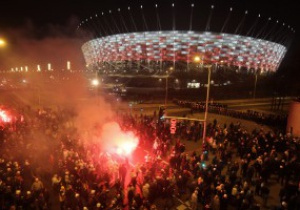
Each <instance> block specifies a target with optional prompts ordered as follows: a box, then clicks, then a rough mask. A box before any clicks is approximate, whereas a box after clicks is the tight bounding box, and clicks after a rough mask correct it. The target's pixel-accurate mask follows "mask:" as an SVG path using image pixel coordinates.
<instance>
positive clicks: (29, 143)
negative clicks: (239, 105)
mask: <svg viewBox="0 0 300 210" xmlns="http://www.w3.org/2000/svg"><path fill="white" fill-rule="evenodd" d="M23 115H24V119H23V120H20V121H16V122H14V123H13V124H9V123H7V124H3V125H2V127H1V130H0V144H1V145H0V150H1V151H0V152H1V153H0V154H1V156H0V157H1V159H0V209H3V210H6V209H8V210H13V209H25V210H27V209H28V210H29V209H30V210H31V209H38V210H42V209H43V210H44V209H45V210H46V209H54V208H55V207H57V206H58V208H60V209H61V210H64V209H70V210H96V209H143V210H146V209H151V210H154V209H174V208H176V205H178V202H179V200H182V199H185V200H187V201H189V203H190V208H191V209H193V210H197V209H200V207H201V209H213V210H227V209H230V208H233V209H238V210H247V209H259V208H260V202H259V201H258V200H257V199H256V196H260V197H261V198H262V200H263V204H262V205H264V206H267V205H268V198H269V193H270V183H271V182H270V180H271V179H274V177H275V178H276V180H278V182H280V184H281V186H282V189H281V190H280V194H279V195H278V200H279V202H278V203H280V205H278V206H277V208H278V209H281V210H284V209H290V210H294V209H297V208H299V207H300V185H299V183H300V179H299V178H300V162H299V161H300V159H299V157H298V154H300V153H299V152H300V142H299V138H296V137H294V136H292V135H289V134H284V133H281V132H279V131H278V132H272V131H264V130H262V129H260V128H258V129H256V130H253V131H252V132H249V131H247V130H245V128H243V127H242V126H241V124H240V123H238V122H237V123H231V124H229V125H227V124H224V125H220V124H218V121H217V119H216V120H214V121H213V122H211V123H209V124H208V127H207V137H208V138H207V139H206V140H205V143H204V144H203V145H202V148H195V150H194V151H187V150H186V147H185V142H186V141H191V140H195V141H197V138H199V136H197V135H198V133H199V132H200V131H201V125H200V124H194V123H192V122H189V121H178V122H177V129H176V133H175V134H174V135H171V134H170V124H169V123H168V121H165V120H164V121H162V122H159V123H158V121H157V120H158V119H157V116H156V113H154V114H153V115H131V114H129V113H124V114H119V116H118V117H117V118H116V119H117V121H118V123H119V124H120V126H121V128H122V129H123V130H132V131H133V132H134V133H135V135H137V136H138V137H139V139H140V141H139V147H140V148H143V149H146V150H148V152H149V153H147V155H146V156H145V157H143V158H141V159H140V160H138V161H137V162H135V163H134V164H132V163H130V161H129V159H128V158H126V157H125V158H121V157H116V156H115V155H113V154H109V153H107V152H105V151H102V147H101V145H100V144H97V143H95V142H90V141H89V140H88V139H84V138H89V137H90V136H91V135H93V131H89V132H90V133H92V134H91V135H85V136H83V135H81V133H80V132H79V130H78V129H77V128H76V126H75V125H74V124H73V123H72V122H73V118H74V117H76V114H74V113H73V112H71V111H69V110H61V109H55V110H54V109H42V110H32V109H31V108H30V107H25V108H24V109H23Z"/></svg>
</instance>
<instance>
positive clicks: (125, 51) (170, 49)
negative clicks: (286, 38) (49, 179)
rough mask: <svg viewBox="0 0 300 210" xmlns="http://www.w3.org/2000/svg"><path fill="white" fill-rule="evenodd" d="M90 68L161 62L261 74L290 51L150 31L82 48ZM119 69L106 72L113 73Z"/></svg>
mask: <svg viewBox="0 0 300 210" xmlns="http://www.w3.org/2000/svg"><path fill="white" fill-rule="evenodd" d="M82 51H83V55H84V58H85V61H86V64H87V65H88V66H94V67H96V66H102V65H103V64H110V65H111V66H113V67H116V66H117V69H119V68H120V67H121V66H122V67H123V68H124V67H125V66H135V67H138V66H139V65H141V64H142V63H144V65H145V66H146V67H148V68H149V69H156V68H159V66H160V65H159V64H160V63H162V62H169V63H171V64H172V62H173V63H181V64H182V65H187V68H189V67H188V65H189V64H190V63H195V57H197V56H198V57H199V58H200V60H199V62H200V63H201V64H204V65H206V64H222V65H226V66H232V67H238V68H241V67H244V68H247V69H256V70H257V69H260V71H262V72H264V71H271V72H274V71H276V70H277V69H278V67H279V65H280V63H281V61H282V59H283V58H284V55H285V54H286V52H287V48H286V47H285V46H283V45H282V44H278V43H275V42H270V41H266V40H262V39H255V38H253V37H247V36H241V35H236V34H226V33H211V32H195V31H149V32H139V33H125V34H116V35H111V36H106V37H101V38H96V39H93V40H90V41H88V42H86V43H85V44H84V45H83V46H82ZM115 69H116V68H107V70H108V71H109V70H112V71H114V70H115Z"/></svg>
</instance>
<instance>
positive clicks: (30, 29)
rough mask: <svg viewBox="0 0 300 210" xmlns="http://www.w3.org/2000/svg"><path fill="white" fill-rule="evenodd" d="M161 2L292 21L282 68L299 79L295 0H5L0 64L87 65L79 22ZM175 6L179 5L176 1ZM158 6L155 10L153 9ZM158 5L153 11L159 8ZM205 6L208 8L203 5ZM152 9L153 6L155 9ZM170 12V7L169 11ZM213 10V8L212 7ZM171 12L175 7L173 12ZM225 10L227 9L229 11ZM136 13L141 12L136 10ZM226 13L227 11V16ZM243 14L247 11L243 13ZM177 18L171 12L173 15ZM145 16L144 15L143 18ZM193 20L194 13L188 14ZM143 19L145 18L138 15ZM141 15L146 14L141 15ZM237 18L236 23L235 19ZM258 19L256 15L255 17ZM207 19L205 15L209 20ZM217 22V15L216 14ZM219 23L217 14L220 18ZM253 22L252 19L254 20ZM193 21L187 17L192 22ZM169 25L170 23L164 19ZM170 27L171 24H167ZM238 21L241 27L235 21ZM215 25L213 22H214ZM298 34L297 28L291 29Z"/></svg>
mask: <svg viewBox="0 0 300 210" xmlns="http://www.w3.org/2000/svg"><path fill="white" fill-rule="evenodd" d="M156 3H157V4H158V5H159V6H160V7H164V11H168V10H171V6H170V8H169V9H168V7H169V5H171V4H172V3H175V5H176V6H177V5H184V4H186V5H191V3H194V4H195V7H197V8H201V9H203V8H204V9H205V8H207V11H209V9H210V5H215V8H216V9H215V11H216V12H215V13H214V14H213V18H216V17H217V16H218V15H220V13H219V12H217V11H218V10H217V9H219V10H220V9H221V10H223V11H226V12H227V11H228V10H229V8H230V7H232V8H233V12H236V13H241V14H243V13H244V11H246V10H247V11H248V12H249V17H250V16H251V15H252V16H253V17H254V16H255V17H256V16H257V15H258V14H261V18H262V19H266V20H267V19H268V17H271V18H272V20H275V19H276V20H278V21H279V23H283V22H284V23H285V24H286V25H290V27H291V28H293V29H294V30H295V31H296V32H295V33H294V36H289V37H290V45H289V47H288V53H287V55H286V57H285V58H284V60H283V62H282V64H281V66H280V68H279V70H278V74H279V75H280V77H281V78H283V79H284V80H287V81H292V82H296V83H297V82H298V81H297V80H298V78H300V59H299V57H300V35H299V34H300V33H299V31H300V21H299V11H300V6H298V5H297V4H298V3H297V1H295V0H285V1H271V0H268V1H267V0H235V1H233V0H225V1H224V0H223V1H213V0H208V1H200V0H194V1H192V0H174V1H171V0H157V1H152V0H60V1H59V0H51V1H50V0H49V1H36V0H10V1H5V2H3V3H2V5H1V7H0V14H1V16H0V37H1V38H4V39H5V40H6V41H7V43H8V45H7V47H6V48H5V49H0V70H6V69H10V68H14V67H18V66H24V65H28V66H31V65H32V66H34V65H36V64H41V65H43V63H49V62H50V63H52V65H53V67H54V68H55V66H56V67H58V68H63V67H61V66H64V65H65V64H64V63H65V62H66V60H70V61H71V62H73V63H72V65H73V67H74V68H84V60H83V56H82V53H81V49H80V47H81V45H82V44H83V42H84V40H82V37H78V34H77V33H76V28H77V26H78V24H79V23H80V21H82V20H84V19H86V18H89V17H90V16H92V15H95V14H101V12H102V11H103V12H106V13H108V11H109V10H112V11H113V12H114V11H115V12H116V11H117V9H118V8H121V10H126V8H127V7H128V6H130V7H131V8H139V7H140V5H144V8H145V14H146V13H147V12H146V8H151V7H154V6H153V5H155V4H156ZM176 6H175V7H176ZM187 7H189V6H187ZM153 11H154V10H153ZM153 11H152V12H153ZM202 11H203V10H202ZM150 13H151V11H150ZM163 13H164V12H163ZM207 13H208V12H207ZM170 14H171V12H170ZM224 14H226V13H225V12H224ZM135 15H136V14H135ZM189 15H190V10H188V9H184V8H183V7H180V8H179V7H176V23H177V24H178V25H184V24H185V22H184V21H183V20H184V18H183V16H185V17H189ZM197 15H198V17H199V18H200V17H201V14H197V12H196V9H195V11H194V16H195V18H194V19H196V17H197ZM225 17H226V16H224V15H223V19H222V18H221V20H222V21H224V18H225ZM239 17H242V15H240V16H239ZM161 18H162V19H163V20H162V24H166V25H168V24H169V25H171V24H170V22H169V23H168V20H167V19H168V17H164V16H163V14H161ZM169 18H171V17H169ZM137 19H139V18H137ZM186 19H187V20H188V18H186ZM235 19H236V20H232V22H229V23H228V24H229V25H230V24H231V25H234V24H237V23H238V19H239V18H235ZM137 21H139V20H137ZM140 21H141V18H140ZM234 21H237V22H236V23H233V22H234ZM253 21H254V19H253ZM147 22H148V23H149V25H151V23H152V24H153V22H154V19H151V18H148V20H147ZM204 22H205V21H204ZM197 23H198V25H200V24H203V23H201V20H200V19H199V22H197V20H194V22H193V24H194V25H195V26H196V25H197ZM212 23H213V20H212ZM215 23H216V20H215ZM249 23H251V21H250V22H249ZM188 24H189V23H187V25H188ZM162 27H164V25H162ZM166 27H167V26H166ZM233 27H236V26H235V25H234V26H233ZM211 28H213V26H211ZM291 34H292V33H291Z"/></svg>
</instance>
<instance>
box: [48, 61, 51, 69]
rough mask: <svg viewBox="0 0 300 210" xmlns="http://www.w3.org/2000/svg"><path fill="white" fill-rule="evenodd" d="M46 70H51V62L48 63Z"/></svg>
mask: <svg viewBox="0 0 300 210" xmlns="http://www.w3.org/2000/svg"><path fill="white" fill-rule="evenodd" d="M48 71H51V63H48Z"/></svg>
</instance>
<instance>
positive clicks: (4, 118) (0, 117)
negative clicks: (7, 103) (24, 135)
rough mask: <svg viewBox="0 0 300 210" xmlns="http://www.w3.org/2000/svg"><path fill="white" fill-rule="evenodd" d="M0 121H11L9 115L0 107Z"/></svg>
mask: <svg viewBox="0 0 300 210" xmlns="http://www.w3.org/2000/svg"><path fill="white" fill-rule="evenodd" d="M0 121H1V122H2V123H8V122H10V121H11V117H10V116H8V113H7V112H6V111H4V110H1V109H0Z"/></svg>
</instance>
